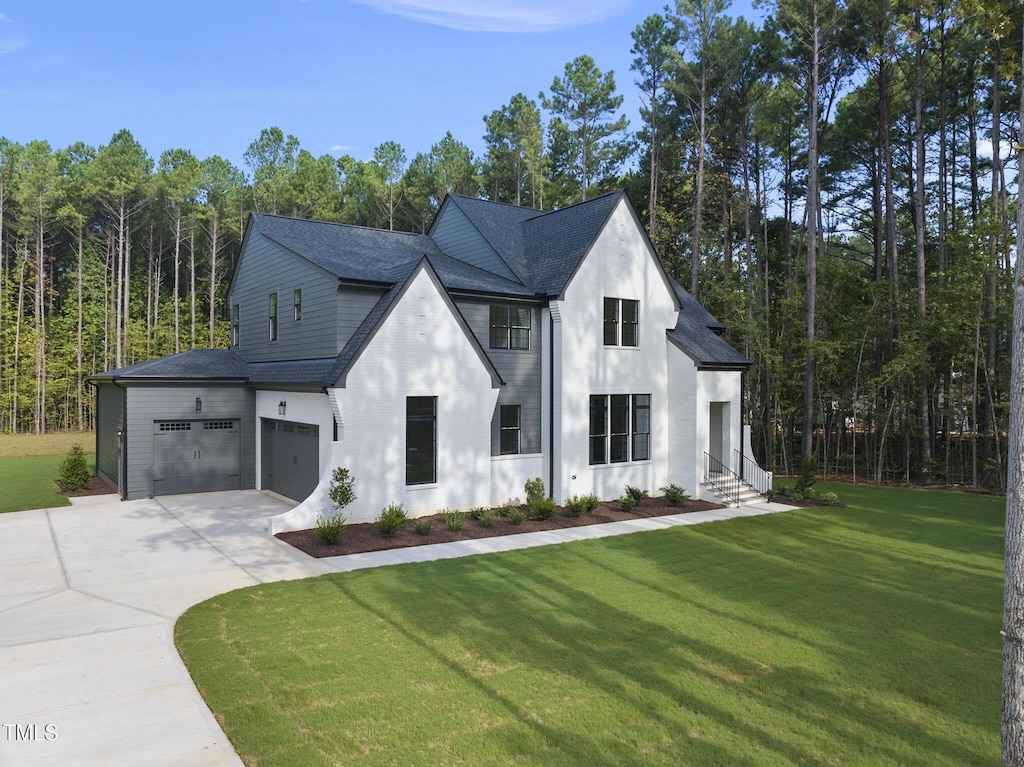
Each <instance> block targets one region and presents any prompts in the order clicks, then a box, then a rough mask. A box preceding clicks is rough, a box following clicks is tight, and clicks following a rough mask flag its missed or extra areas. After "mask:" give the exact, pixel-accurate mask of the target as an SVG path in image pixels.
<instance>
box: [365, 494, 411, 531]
mask: <svg viewBox="0 0 1024 767" xmlns="http://www.w3.org/2000/svg"><path fill="white" fill-rule="evenodd" d="M408 521H409V517H408V516H407V515H406V513H405V508H404V507H403V506H402V504H400V503H392V504H391V505H390V506H388V507H387V508H386V509H381V511H380V514H379V515H378V517H377V519H375V520H374V521H373V523H374V524H375V525H377V532H378V533H380V535H381V538H393V537H394V536H395V535H396V534H397V533H398V531H399V530H401V529H402V528H403V527H405V523H406V522H408Z"/></svg>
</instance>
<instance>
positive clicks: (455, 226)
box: [430, 203, 517, 280]
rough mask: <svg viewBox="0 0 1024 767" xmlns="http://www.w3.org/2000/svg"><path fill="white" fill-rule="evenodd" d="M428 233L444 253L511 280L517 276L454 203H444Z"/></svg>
mask: <svg viewBox="0 0 1024 767" xmlns="http://www.w3.org/2000/svg"><path fill="white" fill-rule="evenodd" d="M430 236H431V237H432V238H433V240H434V242H436V243H437V247H439V248H440V249H441V252H442V253H444V254H445V255H446V256H451V257H452V258H457V259H459V260H460V261H465V262H466V263H468V264H473V266H478V267H480V268H481V269H486V270H487V271H489V272H494V273H495V274H500V275H501V276H502V277H507V278H508V279H510V280H516V279H517V278H516V276H515V275H514V274H513V273H512V270H511V269H509V268H508V266H507V265H506V264H505V262H504V261H502V260H501V259H500V258H499V257H498V254H497V253H495V252H494V248H492V247H491V246H490V245H488V244H487V241H486V240H485V239H484V238H483V237H482V236H481V235H480V232H479V231H477V229H476V227H474V226H473V225H472V224H471V223H470V221H469V219H468V218H466V214H465V213H463V212H462V211H461V210H459V209H458V208H457V207H456V206H455V205H452V204H450V203H449V204H448V205H445V207H444V210H443V211H441V216H440V217H439V218H438V220H437V223H436V224H435V225H434V230H433V231H432V232H431V233H430Z"/></svg>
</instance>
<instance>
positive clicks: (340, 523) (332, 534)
mask: <svg viewBox="0 0 1024 767" xmlns="http://www.w3.org/2000/svg"><path fill="white" fill-rule="evenodd" d="M347 529H348V520H347V519H346V518H345V515H344V514H342V513H341V512H340V511H339V512H337V513H335V514H332V515H331V516H329V517H325V516H324V515H323V514H320V515H318V516H317V518H316V537H317V540H318V541H320V543H323V544H325V545H327V546H332V545H334V544H335V543H337V542H338V541H340V540H341V537H342V536H343V535H344V534H345V531H346V530H347Z"/></svg>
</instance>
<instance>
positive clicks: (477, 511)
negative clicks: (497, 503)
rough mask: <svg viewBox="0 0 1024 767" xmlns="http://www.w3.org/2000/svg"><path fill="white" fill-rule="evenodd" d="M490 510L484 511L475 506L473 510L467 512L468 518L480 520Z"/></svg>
mask: <svg viewBox="0 0 1024 767" xmlns="http://www.w3.org/2000/svg"><path fill="white" fill-rule="evenodd" d="M489 513H490V510H489V509H485V508H484V507H483V506H477V507H476V508H475V509H470V510H469V516H471V517H472V518H473V519H480V517H482V516H483V515H484V514H489Z"/></svg>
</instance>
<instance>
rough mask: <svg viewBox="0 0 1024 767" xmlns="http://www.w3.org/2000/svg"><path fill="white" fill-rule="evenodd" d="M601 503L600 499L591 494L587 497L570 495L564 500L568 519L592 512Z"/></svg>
mask: <svg viewBox="0 0 1024 767" xmlns="http://www.w3.org/2000/svg"><path fill="white" fill-rule="evenodd" d="M600 503H601V499H600V498H598V497H597V496H596V495H594V494H593V493H590V494H589V495H572V496H569V497H568V498H566V499H565V510H566V511H567V512H569V516H570V517H582V516H583V515H584V514H586V513H587V512H588V511H593V510H594V509H596V508H597V507H598V505H599V504H600Z"/></svg>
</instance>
